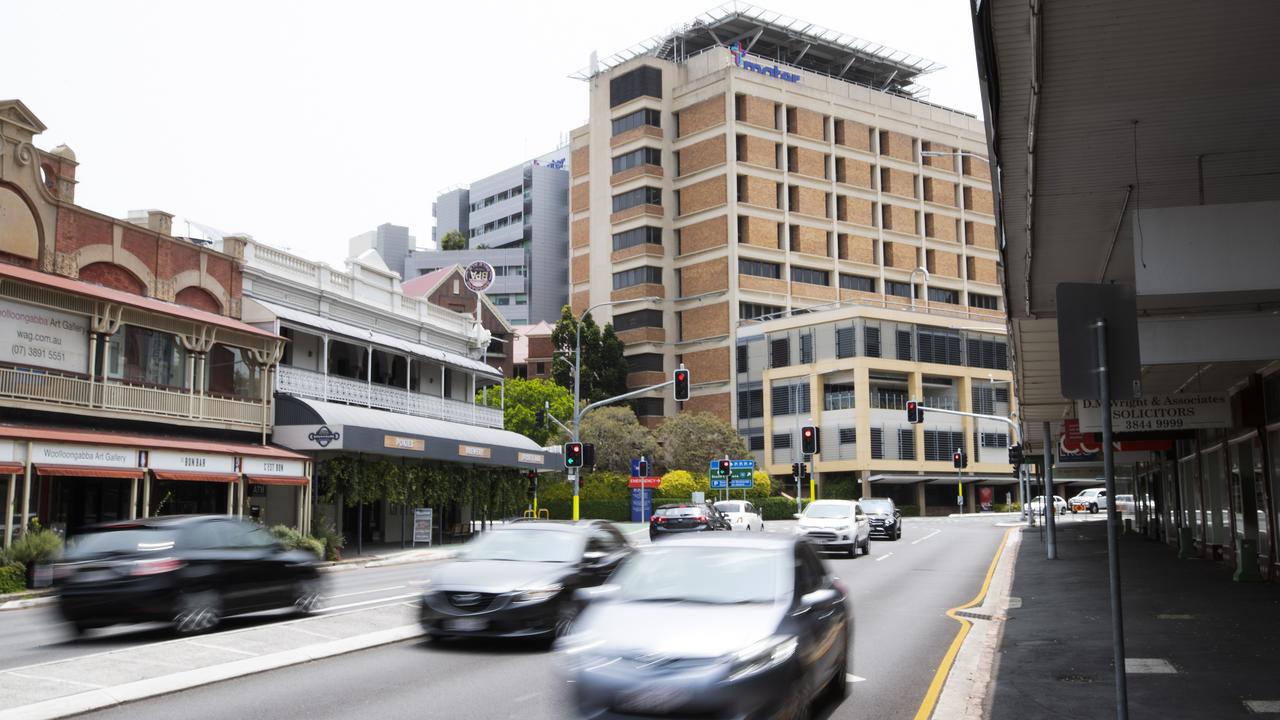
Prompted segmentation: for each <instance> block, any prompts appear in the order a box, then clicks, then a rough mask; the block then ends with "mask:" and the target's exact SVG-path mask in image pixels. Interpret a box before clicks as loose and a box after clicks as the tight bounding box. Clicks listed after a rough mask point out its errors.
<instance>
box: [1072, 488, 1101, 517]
mask: <svg viewBox="0 0 1280 720" xmlns="http://www.w3.org/2000/svg"><path fill="white" fill-rule="evenodd" d="M1068 504H1069V505H1070V506H1071V512H1073V513H1074V512H1077V510H1076V508H1083V509H1084V510H1088V511H1089V512H1091V513H1096V512H1098V511H1099V510H1106V509H1107V491H1106V489H1105V488H1089V489H1088V490H1081V491H1080V493H1079V494H1078V495H1076V496H1075V497H1073V498H1071V500H1069V501H1068Z"/></svg>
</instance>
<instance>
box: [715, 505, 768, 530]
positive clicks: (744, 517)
mask: <svg viewBox="0 0 1280 720" xmlns="http://www.w3.org/2000/svg"><path fill="white" fill-rule="evenodd" d="M716 509H717V510H719V511H720V512H721V513H722V514H723V515H724V516H725V518H726V519H728V521H729V526H730V527H731V528H733V529H734V530H748V531H751V532H762V531H763V530H764V518H762V517H761V516H760V508H757V507H756V506H755V505H754V504H753V503H751V502H749V501H747V500H721V501H720V502H718V503H716Z"/></svg>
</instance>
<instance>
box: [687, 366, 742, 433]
mask: <svg viewBox="0 0 1280 720" xmlns="http://www.w3.org/2000/svg"><path fill="white" fill-rule="evenodd" d="M693 377H697V376H696V375H694V376H693ZM682 412H686V413H695V414H696V413H711V414H712V415H715V416H716V417H718V418H720V419H721V420H724V421H725V422H732V420H733V418H732V417H731V416H730V402H729V393H716V394H713V395H694V396H692V397H690V398H689V399H688V400H686V401H685V403H684V408H683V409H682Z"/></svg>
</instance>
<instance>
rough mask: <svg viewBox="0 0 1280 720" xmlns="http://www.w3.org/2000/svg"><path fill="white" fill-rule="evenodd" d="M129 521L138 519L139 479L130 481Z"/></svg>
mask: <svg viewBox="0 0 1280 720" xmlns="http://www.w3.org/2000/svg"><path fill="white" fill-rule="evenodd" d="M129 519H130V520H137V519H138V478H133V479H132V480H130V481H129Z"/></svg>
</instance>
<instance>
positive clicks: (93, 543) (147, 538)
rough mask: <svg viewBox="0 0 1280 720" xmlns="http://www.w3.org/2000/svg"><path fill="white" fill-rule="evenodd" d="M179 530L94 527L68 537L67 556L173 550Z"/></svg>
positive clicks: (79, 556)
mask: <svg viewBox="0 0 1280 720" xmlns="http://www.w3.org/2000/svg"><path fill="white" fill-rule="evenodd" d="M177 538H178V533H177V532H175V531H174V530H172V529H169V528H148V527H132V528H120V529H109V530H95V531H91V532H87V533H82V534H80V535H76V536H74V537H72V538H71V539H70V540H68V541H67V552H66V557H67V558H84V557H91V556H96V555H126V554H130V553H145V552H160V551H164V550H172V549H173V546H174V544H175V542H176V541H177Z"/></svg>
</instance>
